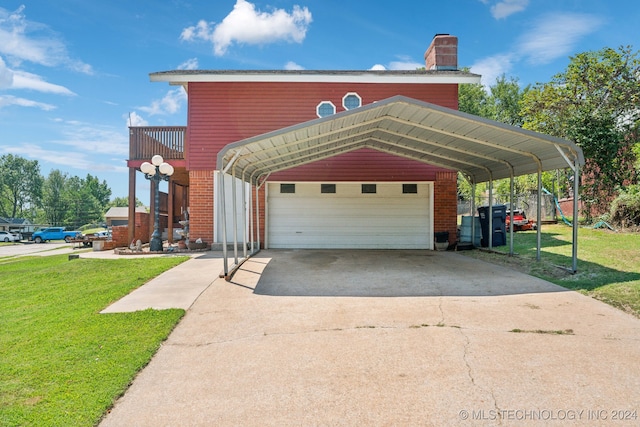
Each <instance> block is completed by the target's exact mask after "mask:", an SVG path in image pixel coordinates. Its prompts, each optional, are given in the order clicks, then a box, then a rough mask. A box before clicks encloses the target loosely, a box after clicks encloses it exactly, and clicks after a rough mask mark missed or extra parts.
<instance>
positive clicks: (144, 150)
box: [129, 126, 187, 161]
mask: <svg viewBox="0 0 640 427" xmlns="http://www.w3.org/2000/svg"><path fill="white" fill-rule="evenodd" d="M186 133H187V127H186V126H136V127H129V161H132V160H133V161H135V160H144V161H149V159H151V157H153V156H154V155H156V154H160V155H161V156H162V157H163V158H164V159H165V160H184V158H185V157H184V142H185V135H186Z"/></svg>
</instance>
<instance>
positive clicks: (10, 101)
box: [0, 95, 56, 111]
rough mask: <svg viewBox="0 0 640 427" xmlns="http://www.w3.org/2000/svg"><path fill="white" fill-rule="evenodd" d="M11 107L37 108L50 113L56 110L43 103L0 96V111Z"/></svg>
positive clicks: (53, 106)
mask: <svg viewBox="0 0 640 427" xmlns="http://www.w3.org/2000/svg"><path fill="white" fill-rule="evenodd" d="M11 105H17V106H20V107H33V108H39V109H41V110H45V111H51V110H54V109H55V108H56V106H55V105H51V104H45V103H44V102H37V101H33V100H30V99H25V98H18V97H16V96H11V95H0V109H2V108H3V107H9V106H11Z"/></svg>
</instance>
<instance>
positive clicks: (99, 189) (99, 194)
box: [83, 174, 111, 208]
mask: <svg viewBox="0 0 640 427" xmlns="http://www.w3.org/2000/svg"><path fill="white" fill-rule="evenodd" d="M83 184H84V186H85V187H86V188H87V190H88V191H89V193H91V195H92V196H93V197H95V199H96V200H97V201H98V203H99V204H100V206H101V207H102V208H106V207H107V206H108V205H109V199H110V198H111V189H110V188H109V186H108V185H107V181H104V180H103V181H102V182H100V180H99V179H98V177H97V176H91V175H89V174H87V177H86V178H85V179H84V183H83Z"/></svg>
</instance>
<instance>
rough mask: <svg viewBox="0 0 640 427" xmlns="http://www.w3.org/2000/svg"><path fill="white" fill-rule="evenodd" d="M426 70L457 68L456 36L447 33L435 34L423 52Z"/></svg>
mask: <svg viewBox="0 0 640 427" xmlns="http://www.w3.org/2000/svg"><path fill="white" fill-rule="evenodd" d="M424 62H425V64H426V67H427V70H457V69H458V38H457V37H456V36H452V35H449V34H436V35H435V37H434V38H433V41H432V42H431V45H430V46H429V48H428V49H427V51H426V52H425V53H424Z"/></svg>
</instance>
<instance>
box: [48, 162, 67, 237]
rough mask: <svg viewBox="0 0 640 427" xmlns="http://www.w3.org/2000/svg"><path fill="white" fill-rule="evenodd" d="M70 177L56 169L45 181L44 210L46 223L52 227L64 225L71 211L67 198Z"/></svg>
mask: <svg viewBox="0 0 640 427" xmlns="http://www.w3.org/2000/svg"><path fill="white" fill-rule="evenodd" d="M67 180H68V176H67V174H66V173H62V172H61V171H59V170H58V169H54V170H52V171H51V172H50V173H49V176H48V177H47V178H46V180H45V181H44V187H43V197H42V210H43V213H44V219H45V222H47V223H49V224H51V225H58V226H59V225H63V223H64V220H65V218H66V215H67V211H68V210H69V201H68V199H67V198H66V197H65V196H66V194H65V189H66V184H67Z"/></svg>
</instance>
